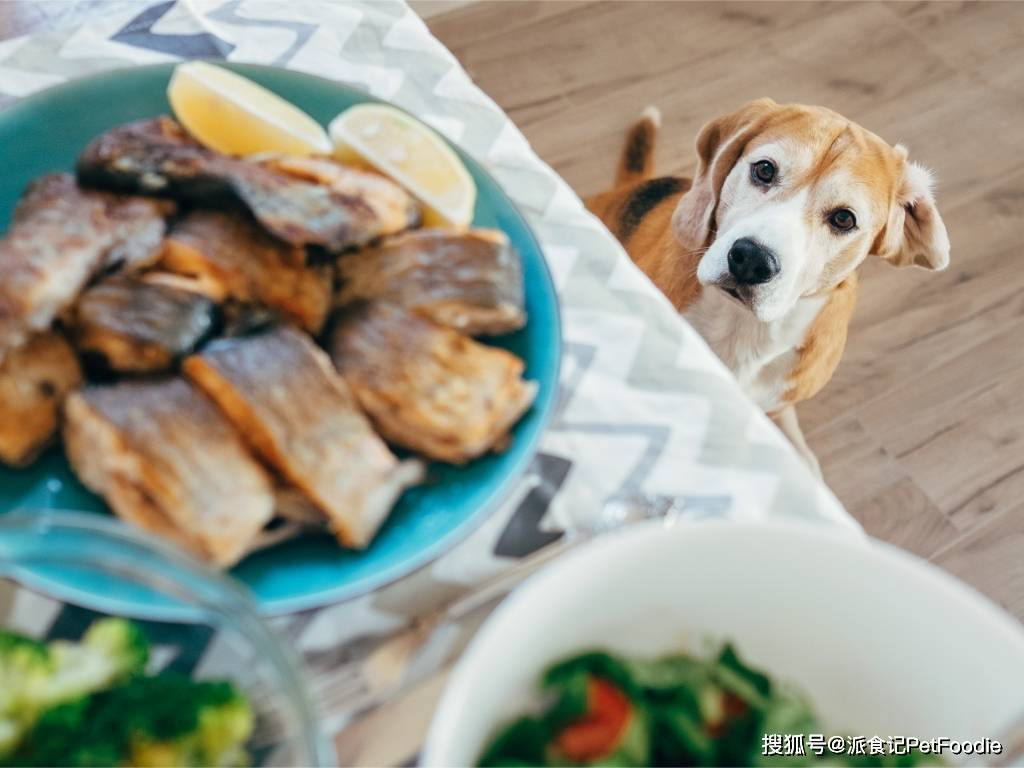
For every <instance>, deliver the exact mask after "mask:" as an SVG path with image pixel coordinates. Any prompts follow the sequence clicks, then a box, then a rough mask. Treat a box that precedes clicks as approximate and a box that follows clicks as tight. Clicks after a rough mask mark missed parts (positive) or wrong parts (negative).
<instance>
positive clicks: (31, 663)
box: [0, 630, 53, 756]
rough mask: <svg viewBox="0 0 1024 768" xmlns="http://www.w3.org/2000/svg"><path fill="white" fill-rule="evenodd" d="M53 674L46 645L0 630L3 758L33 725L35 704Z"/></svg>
mask: <svg viewBox="0 0 1024 768" xmlns="http://www.w3.org/2000/svg"><path fill="white" fill-rule="evenodd" d="M52 673H53V659H52V658H51V655H50V652H49V650H48V649H47V647H46V646H45V645H43V644H42V643H40V642H38V641H37V640H33V639H31V638H28V637H23V636H22V635H18V634H15V633H14V632H7V631H3V630H0V756H2V755H4V754H6V753H8V752H9V751H10V750H11V749H12V748H13V747H14V745H15V744H16V743H17V741H18V739H19V738H20V737H21V734H22V733H23V732H24V731H25V729H26V728H27V727H28V726H29V725H30V724H31V721H32V718H33V717H34V714H35V708H34V706H33V705H32V704H31V702H32V701H34V699H35V697H36V696H38V693H39V691H41V690H42V689H43V687H44V686H45V683H46V680H47V679H49V677H50V675H51V674H52Z"/></svg>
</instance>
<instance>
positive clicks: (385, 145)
mask: <svg viewBox="0 0 1024 768" xmlns="http://www.w3.org/2000/svg"><path fill="white" fill-rule="evenodd" d="M328 131H329V133H330V135H331V140H332V141H333V142H334V156H335V157H336V158H337V159H338V160H341V161H342V162H345V163H349V164H354V165H369V166H370V167H372V168H374V169H376V170H378V171H380V172H381V173H384V174H386V175H387V176H390V177H391V178H392V179H394V180H395V181H397V182H398V183H399V184H401V185H402V186H403V187H405V188H406V189H407V190H409V192H411V193H412V194H413V195H414V196H416V197H417V198H419V201H420V202H421V203H423V206H424V211H423V223H424V225H426V226H428V227H433V226H449V227H458V228H462V227H466V226H468V225H469V223H470V222H471V221H472V220H473V206H474V205H475V203H476V185H475V184H474V183H473V178H472V177H471V176H470V175H469V171H467V170H466V166H465V165H463V164H462V161H461V160H459V158H458V156H457V155H456V154H455V153H454V152H453V151H452V149H451V147H449V146H448V145H447V144H446V143H445V141H444V140H443V139H442V138H441V137H440V136H438V135H437V134H436V133H434V131H432V130H431V129H430V128H428V127H427V126H425V125H424V124H423V123H421V122H419V121H418V120H416V119H415V118H412V117H410V116H409V115H407V114H405V113H404V112H401V111H400V110H397V109H395V108H394V107H389V106H387V105H384V104H359V105H357V106H354V107H351V108H350V109H347V110H345V111H344V112H342V113H341V114H340V115H338V116H337V117H336V118H334V120H333V121H331V125H330V127H329V128H328Z"/></svg>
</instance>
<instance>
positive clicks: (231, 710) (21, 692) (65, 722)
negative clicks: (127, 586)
mask: <svg viewBox="0 0 1024 768" xmlns="http://www.w3.org/2000/svg"><path fill="white" fill-rule="evenodd" d="M148 660H149V643H148V641H147V640H146V637H145V635H144V634H143V633H142V631H141V630H140V629H139V627H137V626H136V625H135V624H132V623H131V622H129V621H125V620H123V619H103V620H100V621H97V622H96V623H94V624H93V625H92V626H91V627H90V628H89V629H88V631H87V632H86V633H85V635H84V636H83V637H82V640H81V642H78V643H72V642H68V641H64V640H56V641H53V642H51V643H48V644H44V643H41V642H39V641H36V640H32V639H30V638H27V637H23V636H21V635H18V634H15V633H13V632H6V631H3V630H0V766H52V765H60V766H75V767H76V768H77V767H79V766H82V767H84V766H115V765H116V766H121V765H137V766H241V765H246V764H248V755H247V754H246V751H245V746H244V745H245V743H246V741H248V739H249V736H250V735H251V734H252V729H253V714H252V710H251V708H250V706H249V702H248V701H247V700H246V699H245V698H244V697H243V696H242V695H241V694H240V693H239V692H238V690H236V689H235V687H234V686H233V685H232V684H231V683H226V682H205V681H204V682H196V681H193V680H191V679H189V678H187V677H184V676H181V675H177V674H172V673H166V672H165V673H161V674H158V675H147V674H146V664H147V662H148Z"/></svg>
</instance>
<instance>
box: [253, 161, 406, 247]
mask: <svg viewBox="0 0 1024 768" xmlns="http://www.w3.org/2000/svg"><path fill="white" fill-rule="evenodd" d="M264 165H266V166H267V167H269V168H274V169H276V170H279V171H283V172H284V173H287V174H288V175H290V176H295V177H297V178H300V179H307V180H309V181H315V182H317V183H318V184H324V185H326V186H327V187H329V188H331V189H332V190H334V191H335V192H337V193H338V194H340V195H343V196H345V197H350V198H355V199H358V200H363V201H365V202H366V204H367V205H369V206H370V207H371V208H372V209H373V213H374V215H375V216H376V217H377V220H378V221H379V222H380V235H381V236H382V237H383V236H386V235H393V234H396V233H398V232H402V231H403V230H406V229H409V228H410V227H415V226H417V225H418V224H419V222H420V215H421V212H420V207H419V204H418V203H417V202H416V201H415V199H413V197H412V196H411V195H410V194H409V193H408V192H406V191H405V190H404V189H403V188H402V187H400V186H398V185H397V184H395V183H394V182H392V181H391V180H390V179H387V178H385V177H383V176H381V175H379V174H376V173H369V172H367V171H363V170H360V169H358V168H352V167H351V166H347V165H343V164H342V163H339V162H336V161H334V160H330V159H328V158H325V157H291V156H286V157H275V158H271V159H269V160H267V161H265V163H264Z"/></svg>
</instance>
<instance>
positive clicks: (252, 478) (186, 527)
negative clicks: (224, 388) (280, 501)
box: [63, 378, 274, 567]
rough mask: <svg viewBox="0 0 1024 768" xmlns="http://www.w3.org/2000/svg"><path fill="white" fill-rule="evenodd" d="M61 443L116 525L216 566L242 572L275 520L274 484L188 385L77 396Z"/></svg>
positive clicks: (123, 387)
mask: <svg viewBox="0 0 1024 768" xmlns="http://www.w3.org/2000/svg"><path fill="white" fill-rule="evenodd" d="M63 436H64V446H65V450H66V451H67V454H68V458H69V459H70V461H71V466H72V468H73V469H74V471H75V474H76V475H78V478H79V479H80V480H81V481H82V482H83V483H84V484H85V486H86V487H87V488H89V489H90V490H92V491H94V492H95V493H98V494H100V495H101V496H103V497H104V499H106V501H107V503H108V504H109V505H110V508H111V509H113V511H114V513H115V514H117V516H118V517H121V518H123V519H125V520H127V521H128V522H131V523H134V524H135V525H138V526H140V527H142V528H144V529H146V530H148V531H150V532H151V533H154V534H156V535H158V536H161V537H163V538H166V539H169V540H170V541H173V542H175V543H177V544H179V545H180V546H183V547H186V548H187V549H189V550H191V551H192V552H193V553H194V554H196V555H198V556H199V557H200V558H202V559H204V560H207V561H209V562H210V563H212V564H213V565H216V566H219V567H228V566H231V565H233V564H234V563H236V562H237V561H238V560H239V559H240V558H241V557H243V556H244V555H245V554H246V553H247V552H248V551H249V549H250V548H251V546H252V544H253V542H254V541H255V540H256V539H257V537H258V536H259V534H260V532H261V530H262V529H263V527H264V526H265V525H266V524H267V522H269V520H270V519H271V517H272V515H273V512H274V494H273V485H272V483H271V480H270V478H269V476H268V475H267V473H266V472H265V471H264V469H263V468H262V467H261V466H260V465H259V464H258V463H257V462H256V460H255V459H254V458H253V457H252V456H251V455H250V453H249V452H248V450H247V449H246V447H245V445H244V443H243V442H242V439H241V438H240V437H239V436H238V434H237V433H236V432H235V430H234V428H233V427H232V426H231V424H230V423H228V421H227V420H226V419H225V418H224V417H223V416H222V415H221V413H220V411H219V410H218V409H217V408H216V406H214V405H213V403H211V402H210V401H209V400H207V399H206V398H205V397H204V396H203V395H202V394H200V393H199V392H198V391H197V390H196V389H195V388H194V387H192V386H191V385H190V384H188V383H187V382H186V381H185V380H184V379H181V378H169V379H157V380H149V381H123V382H120V383H118V384H113V385H104V386H90V387H86V388H85V389H83V390H80V391H78V392H75V393H74V394H72V395H71V396H70V397H69V398H68V399H67V401H66V403H65V406H64V428H63Z"/></svg>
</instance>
